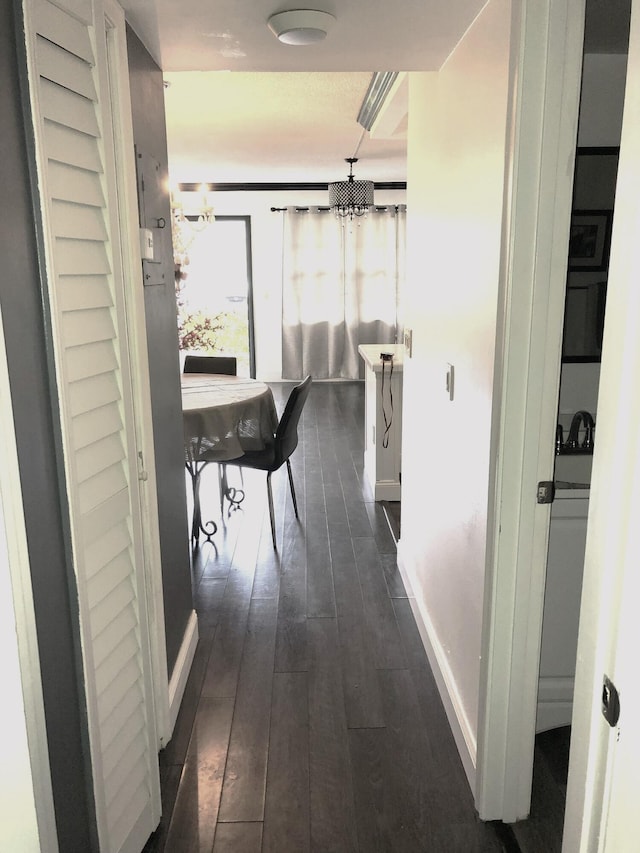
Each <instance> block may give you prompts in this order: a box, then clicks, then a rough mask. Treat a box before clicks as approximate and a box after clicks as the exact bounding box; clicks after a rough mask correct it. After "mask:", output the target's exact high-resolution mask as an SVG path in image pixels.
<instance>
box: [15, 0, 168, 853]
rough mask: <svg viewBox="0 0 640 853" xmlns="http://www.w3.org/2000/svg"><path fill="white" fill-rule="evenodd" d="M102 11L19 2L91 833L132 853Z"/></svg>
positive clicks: (149, 705) (132, 769)
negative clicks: (82, 696)
mask: <svg viewBox="0 0 640 853" xmlns="http://www.w3.org/2000/svg"><path fill="white" fill-rule="evenodd" d="M108 9H109V21H108V22H107V21H106V20H105V7H104V5H103V2H102V0H96V2H91V0H59V2H58V4H57V5H54V4H53V3H50V2H47V0H35V2H31V0H26V6H25V17H26V23H27V47H28V54H29V69H30V78H31V80H30V86H31V97H32V103H33V119H34V126H35V134H36V149H37V152H36V159H37V169H38V180H39V190H40V200H41V205H42V209H43V220H44V221H43V226H44V243H45V249H46V252H45V254H46V269H47V282H48V290H49V295H50V312H51V325H52V337H53V349H54V360H55V372H56V381H57V384H58V394H59V398H60V418H61V424H62V442H63V454H64V460H65V476H66V480H67V489H68V495H69V507H70V530H71V540H72V548H73V556H74V569H75V574H76V579H77V588H78V598H79V610H80V627H81V641H82V651H83V666H84V678H85V687H86V701H87V710H88V718H89V737H90V750H91V765H92V771H93V784H94V797H95V804H96V814H97V824H98V835H99V841H100V849H101V851H109V853H139V851H140V850H141V849H142V847H143V846H144V843H145V841H146V839H147V838H148V836H149V834H150V833H151V832H152V831H153V829H154V828H155V826H156V825H157V822H158V820H159V815H160V788H159V779H158V763H157V746H156V744H157V741H156V727H155V719H154V712H153V690H152V688H153V685H152V681H151V661H150V651H149V633H148V626H147V613H146V596H145V578H144V568H143V566H144V554H143V550H142V542H143V538H142V529H141V515H140V499H139V493H138V474H137V471H138V465H137V461H138V460H137V449H136V441H135V419H134V415H135V411H134V405H133V398H132V383H131V373H130V371H131V366H130V364H129V350H128V343H127V333H128V332H127V317H126V312H125V288H126V287H127V286H128V287H132V286H140V287H141V283H138V282H125V281H124V274H123V263H122V252H121V248H122V239H123V238H122V236H121V235H122V233H123V227H122V226H121V224H120V218H119V210H120V212H121V199H119V183H118V181H119V180H120V178H119V177H118V175H116V166H115V163H116V149H117V146H116V145H114V136H113V134H114V132H115V131H114V130H113V122H112V99H113V98H114V97H117V92H114V89H117V83H118V81H117V80H116V78H115V77H114V69H113V67H112V63H111V62H110V50H112V49H113V44H114V43H115V42H114V40H115V41H117V39H124V38H125V32H124V16H123V15H122V14H121V10H120V9H119V7H116V8H114V7H113V5H112V4H111V3H110V4H109V6H108ZM114 13H115V14H114ZM110 45H111V46H110ZM120 82H122V81H120ZM130 144H131V151H133V141H132V140H131V141H130ZM120 195H122V194H121V193H120Z"/></svg>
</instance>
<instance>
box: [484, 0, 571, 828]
mask: <svg viewBox="0 0 640 853" xmlns="http://www.w3.org/2000/svg"><path fill="white" fill-rule="evenodd" d="M513 7H514V19H513V44H514V49H513V55H514V62H516V63H517V67H516V68H514V69H513V79H515V81H516V85H515V91H514V92H513V97H512V105H511V106H512V110H511V112H512V114H511V117H510V118H511V120H510V122H509V126H510V129H511V140H510V143H511V144H510V146H508V147H509V148H510V151H511V158H512V159H511V162H510V163H509V164H508V165H507V170H508V174H507V180H506V187H507V189H506V193H505V226H504V233H503V255H502V269H501V305H500V306H499V314H500V318H499V328H498V339H497V347H496V352H497V357H496V377H495V386H494V399H495V400H496V401H498V403H497V405H496V406H495V410H494V423H493V432H492V447H493V458H492V472H493V482H492V494H491V507H492V509H491V513H490V521H489V533H488V548H487V572H486V579H487V580H486V587H485V618H484V630H483V643H482V665H481V677H480V680H481V683H480V711H479V720H478V759H477V775H476V791H475V796H476V806H477V808H478V812H479V814H480V817H481V818H482V819H484V820H494V819H499V820H503V821H506V822H512V821H515V820H517V819H520V818H524V817H526V816H527V815H528V813H529V807H530V801H531V782H532V773H533V749H534V739H535V720H536V706H537V695H538V668H539V657H540V642H541V633H542V612H543V604H544V582H545V573H546V561H547V545H548V533H549V519H550V505H539V504H537V503H536V489H537V483H538V482H539V481H541V480H552V479H553V469H554V436H555V426H556V419H557V402H558V387H559V378H560V355H561V345H562V325H563V315H564V296H565V286H566V269H567V247H568V243H569V223H570V213H571V194H572V186H573V167H574V162H575V148H576V141H577V126H578V108H579V96H580V82H581V75H582V53H583V39H582V35H583V27H584V0H523V2H521V3H514V4H513ZM518 45H519V48H520V49H519V50H518Z"/></svg>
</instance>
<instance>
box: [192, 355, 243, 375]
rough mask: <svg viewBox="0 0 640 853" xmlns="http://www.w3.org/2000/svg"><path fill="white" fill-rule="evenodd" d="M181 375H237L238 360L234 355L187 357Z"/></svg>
mask: <svg viewBox="0 0 640 853" xmlns="http://www.w3.org/2000/svg"><path fill="white" fill-rule="evenodd" d="M182 372H183V373H224V374H226V375H227V376H237V375H238V359H237V358H236V357H235V355H188V356H186V357H185V360H184V367H183V368H182Z"/></svg>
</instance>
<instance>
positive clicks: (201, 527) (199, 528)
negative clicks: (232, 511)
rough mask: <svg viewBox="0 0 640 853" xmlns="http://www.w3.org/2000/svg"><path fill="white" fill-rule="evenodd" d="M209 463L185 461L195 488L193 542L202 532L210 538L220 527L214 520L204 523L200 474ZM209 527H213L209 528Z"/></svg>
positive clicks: (192, 525) (196, 540)
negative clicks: (201, 506) (201, 508)
mask: <svg viewBox="0 0 640 853" xmlns="http://www.w3.org/2000/svg"><path fill="white" fill-rule="evenodd" d="M208 464H209V463H208V462H192V461H190V460H189V461H187V462H185V465H186V468H187V471H188V472H189V476H190V477H191V486H192V488H193V521H192V523H191V539H192V541H193V542H198V541H199V539H200V534H201V533H204V535H205V536H206V538H207V539H209V540H210V539H211V537H212V536H213V535H214V533H215V532H216V531H217V529H218V525H217V524H216V523H215V521H213V520H211V521H205V522H204V524H203V523H202V513H201V510H200V476H201V474H202V472H203V471H204V469H205V466H207V465H208ZM209 527H211V528H212V529H211V530H208V529H207V528H209Z"/></svg>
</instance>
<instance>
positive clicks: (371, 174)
mask: <svg viewBox="0 0 640 853" xmlns="http://www.w3.org/2000/svg"><path fill="white" fill-rule="evenodd" d="M630 2H631V0H587V7H588V14H587V23H586V45H587V47H586V49H587V50H589V51H590V52H620V51H622V50H625V49H626V47H625V37H626V31H627V29H628V19H629V10H630ZM123 5H124V6H125V9H126V11H127V20H128V21H129V23H130V24H131V25H132V27H133V29H134V30H135V31H136V32H137V34H138V35H139V36H140V38H141V39H142V40H143V42H144V43H145V45H146V46H147V47H148V49H149V50H150V51H151V53H152V55H153V56H154V58H155V60H156V61H157V62H158V64H159V65H160V67H161V68H162V69H163V71H164V72H165V73H164V77H165V81H166V86H167V88H166V90H165V99H166V116H167V133H168V141H169V169H170V176H171V180H172V182H173V183H178V182H197V183H199V182H210V183H254V182H277V183H281V182H282V183H299V182H303V183H306V182H314V183H315V182H328V181H333V180H340V179H343V178H344V177H345V175H346V173H347V165H346V164H345V163H344V159H345V158H346V157H351V156H357V157H358V158H359V162H358V163H357V165H356V167H355V169H354V171H355V174H356V177H361V178H365V179H368V180H374V181H403V180H405V179H406V112H407V85H406V75H403V74H400V75H399V78H398V79H397V81H396V85H395V89H394V91H393V93H392V96H390V97H389V98H387V100H386V102H385V105H384V109H383V112H382V113H381V115H380V117H379V119H378V122H377V124H376V125H375V126H374V128H372V130H371V132H368V131H364V130H363V128H362V127H360V125H358V123H357V115H358V111H359V109H360V105H361V104H362V101H363V100H364V98H365V95H366V92H367V89H368V86H369V83H370V80H371V76H372V73H373V72H374V71H387V70H393V71H399V72H404V71H409V70H411V71H430V70H437V69H439V68H440V67H441V66H442V64H443V63H444V61H445V60H446V58H447V57H448V56H449V55H450V54H451V52H452V51H453V50H454V49H455V46H456V44H457V43H458V42H459V41H460V39H461V38H462V36H463V35H464V33H465V32H466V30H467V29H468V27H469V26H470V25H471V24H472V22H473V20H474V18H475V17H476V15H477V14H478V13H479V11H480V10H481V9H482V7H483V6H484V5H485V0H396V2H395V3H390V2H389V0H320V2H314V3H313V4H311V6H312V7H313V8H321V9H322V10H323V11H327V12H330V13H331V14H333V15H334V16H335V18H336V23H335V24H334V26H333V28H332V29H331V30H330V32H329V33H328V35H327V38H326V39H325V40H324V41H322V42H320V43H318V44H314V45H310V46H306V47H299V46H292V45H286V44H282V43H281V42H279V41H278V40H277V39H276V38H275V36H274V35H273V34H272V33H271V31H270V30H269V29H268V27H267V19H268V18H269V16H270V15H271V14H273V13H274V12H280V11H283V9H288V8H296V6H299V5H300V4H299V3H298V4H296V3H295V2H294V3H289V4H287V3H286V0H285V2H284V3H282V2H281V3H280V4H278V3H276V2H275V0H216V2H212V0H181V2H180V3H177V2H176V0H124V3H123Z"/></svg>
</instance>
